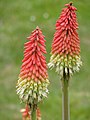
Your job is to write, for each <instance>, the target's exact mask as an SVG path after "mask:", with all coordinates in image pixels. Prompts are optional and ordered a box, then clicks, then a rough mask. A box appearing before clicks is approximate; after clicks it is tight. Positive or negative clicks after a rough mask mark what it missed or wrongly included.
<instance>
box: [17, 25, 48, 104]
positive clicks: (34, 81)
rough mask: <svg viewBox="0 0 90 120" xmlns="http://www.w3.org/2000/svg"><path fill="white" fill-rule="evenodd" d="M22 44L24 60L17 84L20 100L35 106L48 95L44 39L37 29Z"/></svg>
mask: <svg viewBox="0 0 90 120" xmlns="http://www.w3.org/2000/svg"><path fill="white" fill-rule="evenodd" d="M27 39H28V42H26V43H25V44H24V49H25V50H24V58H23V60H22V66H21V71H20V74H19V79H18V83H17V94H18V95H19V97H20V100H21V101H23V102H26V103H28V104H31V105H33V104H37V103H38V102H40V101H41V100H42V99H43V98H44V97H46V96H47V94H48V89H47V86H48V85H49V80H48V74H47V64H46V58H45V57H44V55H43V54H46V48H45V41H46V40H45V39H44V35H43V34H42V31H41V30H40V28H39V27H36V29H35V30H34V31H33V32H32V33H31V35H30V36H29V37H27Z"/></svg>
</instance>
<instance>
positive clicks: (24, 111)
mask: <svg viewBox="0 0 90 120" xmlns="http://www.w3.org/2000/svg"><path fill="white" fill-rule="evenodd" d="M20 112H21V113H22V117H23V120H31V119H30V118H31V116H30V114H29V113H30V109H29V108H28V105H26V108H25V109H21V110H20Z"/></svg>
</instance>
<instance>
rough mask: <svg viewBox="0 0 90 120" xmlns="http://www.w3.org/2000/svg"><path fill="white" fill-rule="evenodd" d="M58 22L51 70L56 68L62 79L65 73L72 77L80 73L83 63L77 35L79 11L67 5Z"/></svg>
mask: <svg viewBox="0 0 90 120" xmlns="http://www.w3.org/2000/svg"><path fill="white" fill-rule="evenodd" d="M65 6H66V7H65V8H64V9H63V10H62V13H61V15H60V17H59V19H58V20H57V22H56V32H55V34H54V39H53V43H52V51H51V58H50V63H49V64H48V66H49V68H53V67H56V72H58V74H60V76H61V79H62V77H63V75H64V73H65V74H66V75H67V74H69V75H70V76H71V75H72V74H73V73H74V72H76V71H79V69H80V67H81V65H82V62H81V57H80V40H79V36H78V33H77V29H78V23H77V19H76V13H75V11H76V10H77V9H76V8H75V7H74V6H73V5H72V3H69V4H66V5H65Z"/></svg>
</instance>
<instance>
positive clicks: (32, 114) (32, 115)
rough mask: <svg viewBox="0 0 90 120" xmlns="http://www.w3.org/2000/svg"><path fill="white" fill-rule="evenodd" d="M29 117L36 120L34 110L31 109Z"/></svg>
mask: <svg viewBox="0 0 90 120" xmlns="http://www.w3.org/2000/svg"><path fill="white" fill-rule="evenodd" d="M31 118H32V120H36V114H35V110H33V111H32V113H31Z"/></svg>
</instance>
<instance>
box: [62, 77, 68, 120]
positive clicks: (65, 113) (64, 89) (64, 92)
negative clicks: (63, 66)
mask: <svg viewBox="0 0 90 120" xmlns="http://www.w3.org/2000/svg"><path fill="white" fill-rule="evenodd" d="M62 120H70V110H69V99H68V80H65V79H63V80H62Z"/></svg>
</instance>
